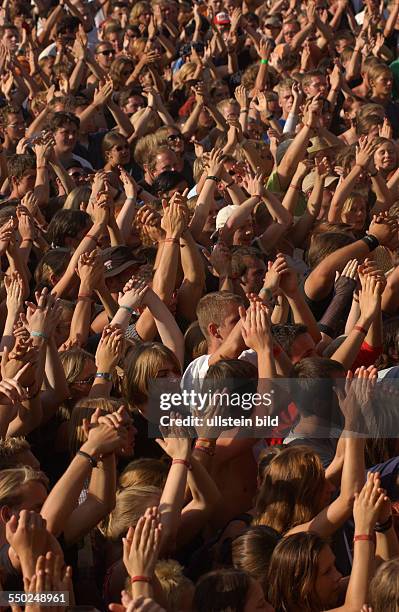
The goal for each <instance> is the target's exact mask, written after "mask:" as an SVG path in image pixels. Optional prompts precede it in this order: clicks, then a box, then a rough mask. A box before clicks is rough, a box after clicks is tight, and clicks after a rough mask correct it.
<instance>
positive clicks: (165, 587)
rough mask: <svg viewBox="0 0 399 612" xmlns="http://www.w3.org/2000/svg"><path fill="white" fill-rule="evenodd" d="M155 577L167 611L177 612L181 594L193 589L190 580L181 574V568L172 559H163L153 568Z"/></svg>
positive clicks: (179, 607) (179, 606) (179, 608)
mask: <svg viewBox="0 0 399 612" xmlns="http://www.w3.org/2000/svg"><path fill="white" fill-rule="evenodd" d="M155 576H156V577H157V578H158V581H159V583H160V585H161V587H162V591H163V594H164V596H165V599H166V609H167V611H168V612H179V611H180V610H181V598H182V594H183V593H184V591H185V590H186V589H187V588H192V589H194V585H193V583H192V582H191V580H189V578H186V576H185V575H184V574H183V567H182V566H181V565H180V563H178V562H177V561H175V560H174V559H163V560H161V561H158V563H157V564H156V566H155Z"/></svg>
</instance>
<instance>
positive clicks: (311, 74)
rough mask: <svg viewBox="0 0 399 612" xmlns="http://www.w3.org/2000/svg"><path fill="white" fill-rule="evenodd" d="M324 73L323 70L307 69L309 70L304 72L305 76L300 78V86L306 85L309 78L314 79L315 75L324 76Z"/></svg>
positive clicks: (308, 82) (309, 80)
mask: <svg viewBox="0 0 399 612" xmlns="http://www.w3.org/2000/svg"><path fill="white" fill-rule="evenodd" d="M325 76H326V75H325V74H324V73H323V72H321V70H309V72H307V73H306V74H305V76H304V77H303V79H302V87H303V88H304V87H307V86H308V85H309V84H310V82H311V80H312V79H314V78H315V77H324V78H325Z"/></svg>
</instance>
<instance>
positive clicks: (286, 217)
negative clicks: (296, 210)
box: [263, 191, 293, 228]
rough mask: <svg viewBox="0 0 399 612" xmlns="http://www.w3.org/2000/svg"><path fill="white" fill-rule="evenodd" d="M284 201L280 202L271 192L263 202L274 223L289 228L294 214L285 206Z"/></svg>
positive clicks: (268, 192)
mask: <svg viewBox="0 0 399 612" xmlns="http://www.w3.org/2000/svg"><path fill="white" fill-rule="evenodd" d="M284 200H285V198H284ZM284 200H283V202H280V200H279V199H278V197H277V196H275V195H274V193H272V192H271V191H267V192H266V195H265V196H264V197H263V201H264V203H265V204H266V206H267V209H268V211H269V213H270V214H271V216H272V217H273V219H274V221H276V222H277V223H281V225H284V226H285V227H287V228H288V227H289V226H290V225H291V223H292V215H293V212H291V210H290V209H289V208H287V206H285V204H284Z"/></svg>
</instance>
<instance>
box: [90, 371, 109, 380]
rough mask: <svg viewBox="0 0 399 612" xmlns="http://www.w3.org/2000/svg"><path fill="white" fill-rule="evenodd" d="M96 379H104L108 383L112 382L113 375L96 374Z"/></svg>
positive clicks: (107, 373) (106, 373)
mask: <svg viewBox="0 0 399 612" xmlns="http://www.w3.org/2000/svg"><path fill="white" fill-rule="evenodd" d="M94 378H103V379H104V380H106V381H107V382H111V380H112V378H111V374H110V373H109V372H96V375H95V376H94Z"/></svg>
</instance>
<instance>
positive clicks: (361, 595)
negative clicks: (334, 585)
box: [345, 528, 374, 610]
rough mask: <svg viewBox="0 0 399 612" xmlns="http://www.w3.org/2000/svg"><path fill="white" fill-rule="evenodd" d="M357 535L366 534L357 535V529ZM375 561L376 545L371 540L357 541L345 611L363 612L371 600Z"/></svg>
mask: <svg viewBox="0 0 399 612" xmlns="http://www.w3.org/2000/svg"><path fill="white" fill-rule="evenodd" d="M355 535H365V534H363V533H356V528H355ZM366 535H367V534H366ZM373 561H374V543H373V542H370V541H369V540H360V541H356V542H355V543H354V549H353V565H352V571H351V576H350V580H349V584H348V589H347V591H346V597H345V609H346V607H348V610H349V609H350V610H362V606H363V604H364V602H365V601H368V600H369V599H368V595H369V586H370V581H371V578H372V575H373Z"/></svg>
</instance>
